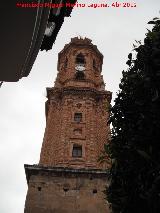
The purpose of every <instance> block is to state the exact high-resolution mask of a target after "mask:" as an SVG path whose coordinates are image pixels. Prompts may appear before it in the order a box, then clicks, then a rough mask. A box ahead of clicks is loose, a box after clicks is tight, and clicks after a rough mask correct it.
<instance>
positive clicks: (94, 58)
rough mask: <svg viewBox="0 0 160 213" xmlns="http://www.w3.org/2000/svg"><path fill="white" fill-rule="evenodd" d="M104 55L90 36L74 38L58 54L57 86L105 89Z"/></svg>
mask: <svg viewBox="0 0 160 213" xmlns="http://www.w3.org/2000/svg"><path fill="white" fill-rule="evenodd" d="M102 64H103V55H102V54H101V53H100V51H99V50H98V48H97V46H96V45H93V44H92V41H91V40H90V39H88V38H84V39H83V38H81V37H80V38H78V37H75V38H72V39H71V42H70V43H69V44H66V45H65V46H64V48H63V50H62V51H61V52H60V53H59V55H58V66H57V69H58V75H57V79H56V81H55V87H56V88H66V87H83V88H84V87H86V88H94V89H97V90H104V89H105V84H104V81H103V76H102V75H101V71H102Z"/></svg>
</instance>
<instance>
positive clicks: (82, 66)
mask: <svg viewBox="0 0 160 213" xmlns="http://www.w3.org/2000/svg"><path fill="white" fill-rule="evenodd" d="M75 69H76V70H77V71H84V70H85V66H84V65H76V66H75Z"/></svg>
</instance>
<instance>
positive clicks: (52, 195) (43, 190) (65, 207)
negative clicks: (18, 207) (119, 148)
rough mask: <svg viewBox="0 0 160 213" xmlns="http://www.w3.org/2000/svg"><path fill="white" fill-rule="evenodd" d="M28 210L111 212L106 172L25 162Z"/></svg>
mask: <svg viewBox="0 0 160 213" xmlns="http://www.w3.org/2000/svg"><path fill="white" fill-rule="evenodd" d="M25 172H26V178H27V183H28V193H27V197H26V204H25V211H24V212H25V213H109V208H108V206H107V202H106V200H105V199H104V197H105V195H104V194H103V192H102V191H103V190H104V189H105V186H106V185H107V172H106V171H103V170H92V169H70V168H60V167H42V166H39V165H25Z"/></svg>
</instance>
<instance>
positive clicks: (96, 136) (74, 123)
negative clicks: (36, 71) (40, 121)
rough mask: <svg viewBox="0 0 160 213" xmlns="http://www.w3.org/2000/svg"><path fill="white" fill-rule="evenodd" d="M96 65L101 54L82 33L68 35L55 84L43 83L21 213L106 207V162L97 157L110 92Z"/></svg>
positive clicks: (83, 212)
mask: <svg viewBox="0 0 160 213" xmlns="http://www.w3.org/2000/svg"><path fill="white" fill-rule="evenodd" d="M102 64H103V55H102V54H101V53H100V52H99V50H98V49H97V47H96V46H95V45H93V44H92V43H91V40H90V39H87V38H85V39H82V38H80V39H79V38H73V39H71V42H70V43H69V44H67V45H65V47H64V49H63V50H62V51H61V52H60V53H59V55H58V66H57V67H58V74H57V78H56V81H55V85H54V87H53V88H47V98H48V100H47V102H46V129H45V134H44V139H43V144H42V149H41V155H40V161H39V165H37V166H29V165H25V169H26V176H27V181H28V186H29V189H28V194H27V198H26V205H25V213H52V212H54V213H67V212H69V213H70V212H72V213H87V212H88V213H108V212H109V210H108V207H107V206H106V201H105V200H104V198H103V193H102V191H103V190H104V187H105V185H106V182H107V173H106V169H107V167H106V165H105V164H100V163H99V162H98V158H99V156H100V153H101V152H102V151H103V148H104V144H105V143H107V142H108V141H109V134H110V128H109V126H108V124H107V123H108V117H109V114H108V113H109V112H108V110H107V107H108V106H109V104H110V101H111V92H109V91H106V90H105V84H104V81H103V76H102V75H101V71H102ZM59 168H60V170H59ZM66 171H67V172H66ZM80 171H82V173H83V175H82V173H80ZM91 174H92V175H91ZM91 176H92V178H93V177H94V180H93V181H92V180H91Z"/></svg>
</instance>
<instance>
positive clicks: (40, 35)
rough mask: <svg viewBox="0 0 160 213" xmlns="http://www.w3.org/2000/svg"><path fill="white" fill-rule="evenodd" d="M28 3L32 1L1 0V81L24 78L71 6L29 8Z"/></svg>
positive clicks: (42, 0)
mask: <svg viewBox="0 0 160 213" xmlns="http://www.w3.org/2000/svg"><path fill="white" fill-rule="evenodd" d="M61 1H62V0H55V1H53V0H39V1H38V3H39V4H43V5H44V4H45V3H46V4H53V3H61ZM71 1H73V0H71ZM63 3H64V2H63ZM31 4H33V1H32V0H27V1H21V0H20V1H17V0H12V1H10V2H8V1H3V2H2V3H1V4H0V9H1V13H0V20H1V23H2V25H1V33H0V47H1V52H0V54H1V55H0V58H1V60H0V81H3V82H16V81H18V80H19V79H21V78H22V77H27V76H28V75H29V73H30V71H31V69H32V66H33V64H34V62H35V60H36V57H37V55H38V52H39V50H40V49H41V50H43V49H45V50H49V49H51V48H52V45H53V43H54V42H55V40H56V37H57V34H58V32H59V30H60V28H61V26H62V23H63V21H64V17H65V16H70V13H71V11H72V9H73V8H66V7H62V8H51V7H31ZM50 26H51V30H49V31H48V28H49V27H50ZM49 29H50V28H49ZM46 32H47V33H46ZM48 32H49V33H48Z"/></svg>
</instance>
